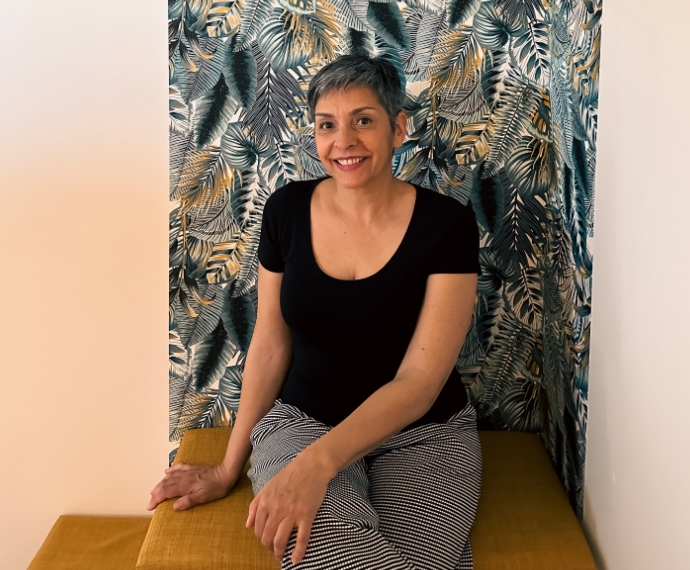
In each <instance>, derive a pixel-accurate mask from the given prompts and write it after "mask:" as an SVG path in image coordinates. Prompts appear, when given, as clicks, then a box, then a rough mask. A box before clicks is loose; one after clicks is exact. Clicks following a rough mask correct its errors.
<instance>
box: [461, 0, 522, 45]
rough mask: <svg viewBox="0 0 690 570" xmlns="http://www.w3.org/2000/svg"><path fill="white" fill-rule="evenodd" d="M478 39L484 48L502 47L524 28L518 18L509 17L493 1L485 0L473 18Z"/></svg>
mask: <svg viewBox="0 0 690 570" xmlns="http://www.w3.org/2000/svg"><path fill="white" fill-rule="evenodd" d="M473 26H474V33H475V34H476V35H477V41H478V42H479V45H481V46H482V47H483V48H484V49H488V50H498V49H502V48H503V47H504V46H505V45H506V43H508V40H510V37H511V36H513V35H515V34H517V33H518V32H519V31H520V29H521V28H522V24H521V22H520V20H518V19H508V18H506V15H505V13H504V12H503V11H501V10H500V9H499V8H497V7H496V4H495V3H494V2H493V1H490V2H483V3H482V5H481V7H480V8H479V11H478V12H477V13H476V14H475V16H474V20H473Z"/></svg>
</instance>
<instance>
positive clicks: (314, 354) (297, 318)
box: [258, 179, 480, 429]
mask: <svg viewBox="0 0 690 570" xmlns="http://www.w3.org/2000/svg"><path fill="white" fill-rule="evenodd" d="M322 180H323V179H319V180H311V181H306V182H291V183H290V184H287V185H286V186H283V187H282V188H280V189H278V190H276V191H275V192H274V193H273V194H272V195H271V196H270V197H269V198H268V200H267V201H266V204H265V207H264V214H263V225H262V227H261V237H260V242H259V252H258V255H259V261H260V262H261V264H262V265H263V266H264V267H265V268H266V269H268V270H269V271H274V272H279V273H280V272H282V273H283V281H282V285H281V291H280V307H281V312H282V314H283V318H284V319H285V322H286V323H287V325H288V326H289V327H290V329H291V330H292V336H293V342H292V346H293V358H292V362H291V365H290V368H289V370H288V372H287V376H286V378H285V382H284V384H283V387H282V390H281V392H280V398H281V399H282V400H283V402H285V403H287V404H293V405H295V406H297V407H298V408H300V409H301V410H302V411H303V412H305V413H306V414H308V415H310V416H312V417H313V418H315V419H317V420H319V421H322V422H323V423H325V424H327V425H330V426H335V425H337V424H338V423H340V422H341V421H342V420H344V419H345V418H346V417H347V416H348V415H350V413H352V412H353V411H354V410H355V408H357V407H358V406H359V405H360V404H361V403H362V402H364V400H366V399H367V398H368V397H369V396H370V395H371V394H372V393H374V392H375V391H376V390H377V389H378V388H380V387H381V386H383V385H384V384H386V383H387V382H389V381H390V380H392V379H393V378H394V377H395V374H396V373H397V371H398V368H399V366H400V363H401V362H402V359H403V356H404V355H405V351H406V350H407V347H408V345H409V343H410V340H411V339H412V335H413V333H414V330H415V326H416V323H417V319H418V317H419V313H420V310H421V307H422V302H423V300H424V293H425V290H426V282H427V278H428V276H429V275H430V274H432V273H480V268H479V261H478V257H479V234H478V230H477V223H476V221H475V218H474V213H473V212H472V209H471V208H470V207H469V206H463V205H462V204H460V203H459V202H458V201H456V200H454V199H453V198H450V197H448V196H444V195H442V194H438V193H436V192H433V191H432V190H428V189H426V188H421V187H418V186H415V188H416V190H417V195H416V198H415V204H414V208H413V211H412V217H411V219H410V223H409V226H408V228H407V231H406V233H405V235H404V237H403V240H402V242H401V243H400V245H399V247H398V249H397V250H396V252H395V253H394V254H393V256H392V257H391V258H390V260H389V261H388V262H387V263H386V264H385V265H384V266H383V267H382V268H381V269H380V270H379V271H378V272H377V273H374V274H373V275H371V276H369V277H365V278H363V279H355V280H343V279H337V278H334V277H331V276H329V275H327V274H326V273H324V272H323V271H322V270H321V269H320V268H319V266H318V265H317V263H316V259H315V258H314V253H313V249H312V245H311V214H310V207H311V196H312V193H313V191H314V188H315V187H316V185H317V184H318V183H319V182H321V181H322ZM466 403H467V394H466V392H465V388H464V386H463V384H462V381H461V379H460V375H459V374H458V372H457V371H456V370H455V369H453V371H452V372H451V374H450V376H449V378H448V381H447V382H446V384H445V386H444V387H443V390H442V392H441V394H440V395H439V397H438V398H437V399H436V402H435V403H434V405H433V406H432V408H431V409H430V410H429V411H428V412H427V413H426V414H425V415H424V416H423V417H422V418H420V419H419V420H417V421H416V422H414V423H412V424H410V425H409V426H407V428H406V429H409V428H411V427H414V426H417V425H420V424H423V423H427V422H442V421H444V420H446V419H447V418H449V417H450V416H452V415H453V414H454V413H456V412H457V411H459V410H460V409H462V408H463V407H464V406H465V404H466Z"/></svg>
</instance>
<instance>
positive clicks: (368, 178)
mask: <svg viewBox="0 0 690 570" xmlns="http://www.w3.org/2000/svg"><path fill="white" fill-rule="evenodd" d="M314 118H315V122H314V132H315V138H316V149H317V151H318V153H319V158H320V159H321V162H322V164H323V166H324V168H325V169H326V171H327V172H328V173H329V174H330V175H331V176H332V177H333V178H334V179H335V180H336V182H337V183H338V184H339V185H340V186H343V187H345V188H361V187H364V186H368V185H370V184H371V183H376V182H383V181H385V180H386V179H388V178H389V177H392V172H391V160H392V156H393V149H394V148H396V147H398V146H400V145H401V144H402V143H403V141H404V140H405V134H406V126H407V123H406V119H405V115H404V113H402V112H401V113H399V114H398V117H397V118H396V122H395V130H393V129H391V124H390V119H389V117H388V114H387V113H386V110H385V109H384V108H383V107H382V106H381V104H380V103H379V101H378V98H377V97H376V94H375V93H374V92H373V91H372V90H371V89H369V88H368V87H353V88H351V89H348V90H347V91H340V90H333V91H330V92H328V93H326V94H325V95H323V96H321V97H320V98H319V100H318V101H317V102H316V108H315V109H314Z"/></svg>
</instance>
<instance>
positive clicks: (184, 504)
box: [173, 490, 203, 511]
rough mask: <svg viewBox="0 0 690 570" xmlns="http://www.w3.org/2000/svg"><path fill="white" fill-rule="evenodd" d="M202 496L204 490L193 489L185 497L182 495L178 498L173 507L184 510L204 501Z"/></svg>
mask: <svg viewBox="0 0 690 570" xmlns="http://www.w3.org/2000/svg"><path fill="white" fill-rule="evenodd" d="M202 496H203V492H202V491H200V490H198V491H192V492H190V493H188V494H187V495H185V496H184V497H180V498H179V499H177V501H175V502H174V503H173V509H175V510H176V511H184V510H185V509H189V508H190V507H193V506H194V505H198V504H199V503H203V500H202Z"/></svg>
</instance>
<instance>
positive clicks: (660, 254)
mask: <svg viewBox="0 0 690 570" xmlns="http://www.w3.org/2000/svg"><path fill="white" fill-rule="evenodd" d="M688 22H690V5H689V4H688V3H687V1H686V0H671V1H668V2H663V3H658V4H654V5H652V4H649V3H648V2H644V1H642V0H604V24H603V34H604V35H603V38H604V42H603V56H602V57H603V60H602V61H603V69H602V81H601V106H600V109H601V120H600V128H601V130H600V137H599V151H598V171H597V197H596V207H595V232H596V239H595V246H594V288H593V293H592V296H593V315H592V359H591V374H590V386H591V390H590V408H589V413H590V415H589V419H590V422H589V429H588V438H587V439H588V447H587V471H586V479H585V481H586V482H585V520H586V525H587V528H588V532H589V535H590V538H591V541H592V543H593V544H595V546H596V549H597V551H598V555H599V560H600V565H601V568H602V570H603V569H606V570H656V569H662V568H663V569H664V570H682V569H687V568H690V544H689V541H688V539H689V538H690V515H689V513H690V423H689V422H688V417H689V416H690V368H689V366H688V361H687V358H688V356H689V355H690V291H689V289H688V283H689V282H690V268H689V262H690V182H689V181H688V180H689V177H688V164H689V163H690V152H689V150H690V143H689V141H690V106H689V105H688V97H689V96H690V95H689V94H690V67H689V64H688V62H689V60H688V53H687V40H688V35H689V34H690V28H689V27H688Z"/></svg>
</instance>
